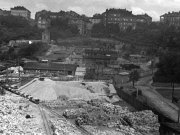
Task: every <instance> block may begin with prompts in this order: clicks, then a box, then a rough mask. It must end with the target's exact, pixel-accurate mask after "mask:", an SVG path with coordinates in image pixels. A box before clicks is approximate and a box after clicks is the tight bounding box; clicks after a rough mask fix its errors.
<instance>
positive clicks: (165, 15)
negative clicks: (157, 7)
mask: <svg viewBox="0 0 180 135" xmlns="http://www.w3.org/2000/svg"><path fill="white" fill-rule="evenodd" d="M168 16H169V17H170V16H180V11H179V12H168V13H165V14H163V15H161V17H168Z"/></svg>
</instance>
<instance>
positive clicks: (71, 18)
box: [35, 10, 89, 35]
mask: <svg viewBox="0 0 180 135" xmlns="http://www.w3.org/2000/svg"><path fill="white" fill-rule="evenodd" d="M47 18H48V19H47ZM57 18H62V19H68V24H69V25H76V26H77V27H78V30H79V34H80V35H85V34H86V33H87V30H88V29H87V28H89V26H87V21H86V19H84V18H83V17H82V16H80V15H79V14H77V13H76V12H74V11H67V12H65V11H60V12H51V11H46V10H42V11H39V12H37V13H36V15H35V20H36V22H37V26H38V28H44V27H45V26H46V25H47V24H48V23H49V22H50V21H51V20H52V19H57Z"/></svg>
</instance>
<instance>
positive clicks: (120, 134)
mask: <svg viewBox="0 0 180 135" xmlns="http://www.w3.org/2000/svg"><path fill="white" fill-rule="evenodd" d="M82 127H83V128H84V129H86V130H87V131H88V132H90V133H91V134H93V135H142V134H141V133H139V132H136V131H135V130H134V129H133V128H130V127H125V126H121V129H120V128H118V129H116V130H113V129H103V130H100V129H99V128H98V127H97V126H89V125H83V126H82Z"/></svg>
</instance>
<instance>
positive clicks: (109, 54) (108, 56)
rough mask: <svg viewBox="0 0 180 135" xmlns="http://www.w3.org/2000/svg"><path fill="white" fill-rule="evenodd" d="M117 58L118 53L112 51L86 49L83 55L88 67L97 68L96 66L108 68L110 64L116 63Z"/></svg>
mask: <svg viewBox="0 0 180 135" xmlns="http://www.w3.org/2000/svg"><path fill="white" fill-rule="evenodd" d="M117 58H118V53H117V52H116V51H110V50H92V49H86V50H85V51H84V55H83V60H84V62H85V65H86V67H95V66H96V65H102V66H105V67H107V66H108V65H109V64H111V63H114V61H116V60H117Z"/></svg>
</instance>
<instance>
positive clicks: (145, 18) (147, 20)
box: [136, 14, 152, 24]
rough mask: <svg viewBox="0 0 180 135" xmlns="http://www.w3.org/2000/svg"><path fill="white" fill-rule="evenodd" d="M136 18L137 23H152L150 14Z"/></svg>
mask: <svg viewBox="0 0 180 135" xmlns="http://www.w3.org/2000/svg"><path fill="white" fill-rule="evenodd" d="M136 17H137V22H140V23H146V24H151V23H152V17H151V16H149V15H148V14H142V15H136Z"/></svg>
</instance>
